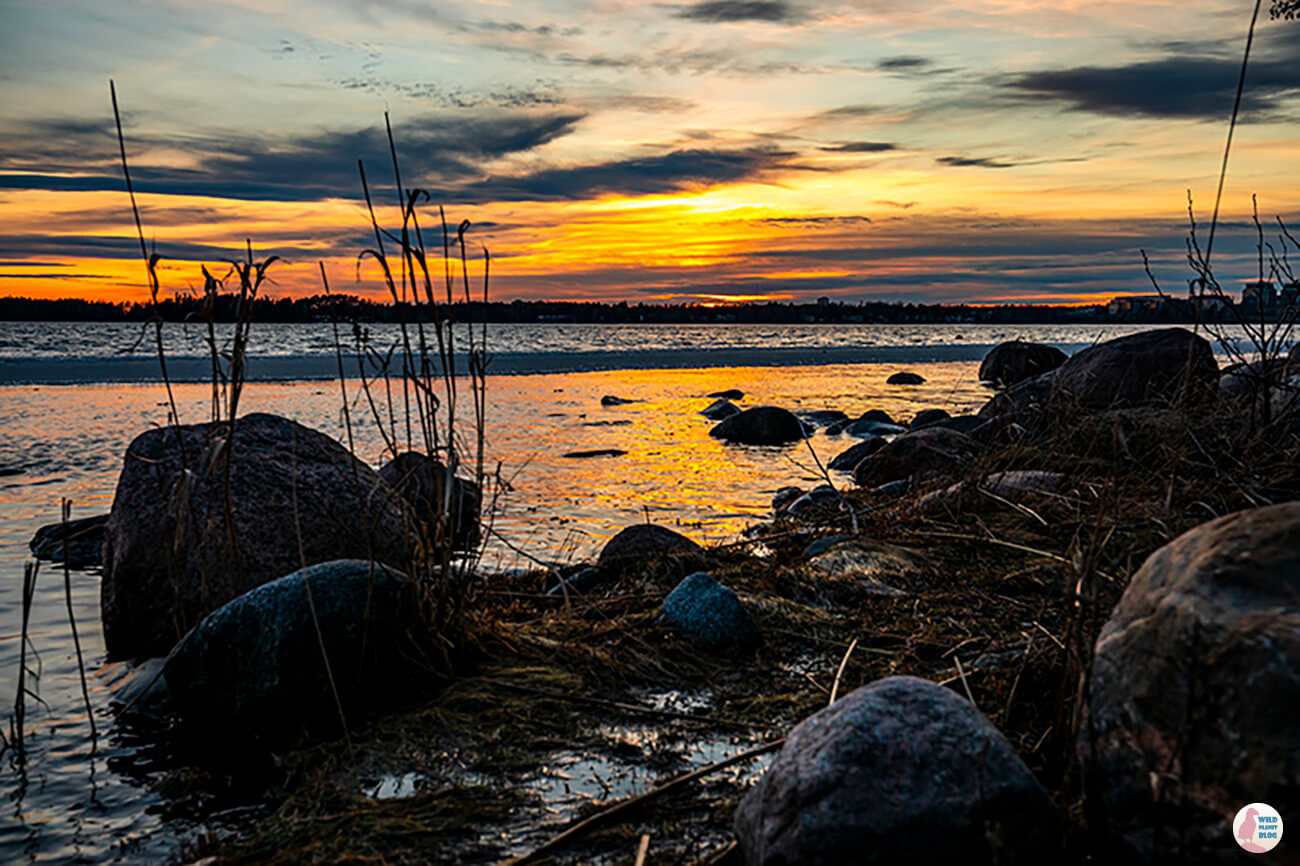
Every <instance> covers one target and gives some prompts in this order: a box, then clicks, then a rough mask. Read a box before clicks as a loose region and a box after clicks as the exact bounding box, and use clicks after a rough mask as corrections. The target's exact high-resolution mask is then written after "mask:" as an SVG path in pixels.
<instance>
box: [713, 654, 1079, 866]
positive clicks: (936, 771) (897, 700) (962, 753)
mask: <svg viewBox="0 0 1300 866" xmlns="http://www.w3.org/2000/svg"><path fill="white" fill-rule="evenodd" d="M1060 826H1061V822H1060V818H1059V815H1058V813H1057V811H1056V807H1055V805H1054V804H1053V802H1052V798H1051V796H1050V795H1048V793H1047V791H1045V790H1044V789H1043V786H1042V785H1040V784H1039V783H1038V780H1037V779H1035V778H1034V774H1033V773H1032V772H1030V770H1029V768H1028V767H1026V766H1025V765H1024V763H1023V762H1022V761H1021V760H1020V758H1019V757H1017V756H1016V753H1015V750H1014V749H1013V748H1012V746H1011V744H1010V743H1009V742H1007V740H1006V738H1005V737H1003V736H1002V734H1000V733H998V731H997V730H996V729H995V728H994V727H993V726H992V725H991V724H989V722H988V721H987V720H986V719H985V718H984V717H983V716H981V715H980V714H979V712H978V711H977V710H976V709H975V708H974V707H972V706H971V705H970V704H969V703H968V702H967V701H965V700H963V699H962V698H959V697H957V696H956V695H955V694H953V693H952V692H951V691H950V690H948V689H946V688H944V687H942V686H938V685H935V684H934V683H931V682H928V681H926V680H922V679H917V678H915V677H889V678H888V679H883V680H877V681H876V682H873V683H871V684H869V685H866V686H863V687H862V688H860V689H858V690H857V691H855V692H852V693H850V694H848V695H845V696H844V697H843V698H841V699H840V700H838V701H836V702H835V703H834V704H831V705H830V706H829V707H827V708H826V709H824V710H821V711H819V712H817V713H815V714H813V715H812V716H810V717H808V718H807V719H805V720H804V721H802V722H800V723H799V724H798V725H796V726H795V728H794V730H792V731H791V732H790V734H789V736H788V737H787V738H786V741H785V745H784V746H783V747H782V748H781V752H780V754H779V755H777V757H776V760H775V761H774V762H773V763H772V766H771V768H770V769H768V771H767V773H766V774H765V775H764V776H763V778H762V779H760V780H759V782H758V784H757V785H756V786H755V787H754V788H753V790H751V791H750V792H749V793H748V794H747V795H746V796H745V798H744V799H743V800H742V801H741V803H740V806H739V808H737V810H736V819H735V830H736V836H737V838H738V840H739V842H740V850H741V853H742V856H743V862H744V863H746V864H747V866H778V864H780V866H788V864H793V863H798V864H801V866H844V864H849V863H853V864H880V866H893V864H898V866H903V864H913V863H936V864H938V863H942V864H945V866H974V864H980V866H986V864H987V866H991V864H995V863H997V864H1023V866H1030V864H1042V863H1051V862H1053V861H1054V859H1055V858H1058V857H1059V853H1060Z"/></svg>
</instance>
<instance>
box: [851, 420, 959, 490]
mask: <svg viewBox="0 0 1300 866" xmlns="http://www.w3.org/2000/svg"><path fill="white" fill-rule="evenodd" d="M978 451H979V445H978V444H977V443H976V442H975V440H973V439H971V438H970V437H969V436H967V435H965V434H964V433H958V432H957V431H956V430H949V429H947V428H945V427H926V428H924V429H921V430H913V431H912V432H910V433H907V434H904V435H902V436H899V437H898V438H897V439H895V440H893V441H892V442H890V443H889V444H888V445H886V446H885V447H883V448H881V449H880V450H878V451H876V452H875V453H874V454H870V455H868V456H866V457H864V458H862V460H860V461H858V465H857V466H856V467H854V469H853V481H854V483H855V484H857V485H858V486H860V487H879V486H880V485H882V484H888V483H889V482H891V481H902V480H903V479H906V478H912V477H913V476H916V475H926V474H930V473H935V472H952V471H955V470H957V469H960V468H961V467H962V466H963V465H965V464H966V463H968V462H970V460H971V459H972V458H974V456H975V454H976V453H977V452H978Z"/></svg>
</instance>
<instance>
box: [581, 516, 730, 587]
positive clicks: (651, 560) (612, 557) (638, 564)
mask: <svg viewBox="0 0 1300 866" xmlns="http://www.w3.org/2000/svg"><path fill="white" fill-rule="evenodd" d="M704 557H705V551H704V548H702V547H700V546H699V545H698V544H696V543H695V542H694V541H692V540H691V539H689V538H687V537H686V536H685V535H682V534H681V533H680V532H675V531H673V530H671V529H669V528H668V527H666V526H657V525H655V524H653V523H637V524H635V525H633V526H629V527H627V528H626V529H623V530H622V531H620V532H619V533H618V534H617V535H615V536H614V537H613V538H611V539H610V540H609V541H608V542H606V544H605V547H604V549H603V550H601V552H600V557H599V559H598V560H597V565H599V566H600V568H601V569H603V570H604V571H607V572H609V573H610V574H614V575H617V574H622V573H625V572H636V571H644V570H647V569H651V568H659V567H662V566H668V567H669V568H670V570H672V569H683V570H684V569H686V568H690V567H692V566H693V565H698V564H699V563H701V562H703V560H704ZM678 573H679V574H681V573H683V572H682V571H678Z"/></svg>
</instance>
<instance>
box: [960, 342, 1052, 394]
mask: <svg viewBox="0 0 1300 866" xmlns="http://www.w3.org/2000/svg"><path fill="white" fill-rule="evenodd" d="M1067 357H1069V356H1067V355H1066V354H1065V353H1064V352H1062V351H1061V350H1060V349H1058V348H1056V347H1055V346H1046V345H1043V344H1042V343H1029V342H1025V341H1023V340H1011V341H1009V342H1006V343H999V344H998V345H996V346H994V347H993V349H992V350H991V351H990V352H989V353H988V354H987V355H985V356H984V361H983V362H982V363H981V364H980V372H979V377H980V381H982V382H992V383H993V384H995V385H999V386H1001V387H1004V388H1006V387H1010V386H1012V385H1017V384H1019V383H1021V382H1023V381H1025V380H1026V379H1032V378H1034V377H1035V376H1041V375H1042V374H1043V373H1047V372H1049V371H1051V370H1055V369H1056V368H1057V367H1059V366H1061V365H1062V364H1064V363H1065V359H1066V358H1067Z"/></svg>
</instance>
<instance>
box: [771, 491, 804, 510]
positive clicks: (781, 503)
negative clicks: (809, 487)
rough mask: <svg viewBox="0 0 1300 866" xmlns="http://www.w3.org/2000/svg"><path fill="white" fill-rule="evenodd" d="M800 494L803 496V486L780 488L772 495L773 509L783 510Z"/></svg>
mask: <svg viewBox="0 0 1300 866" xmlns="http://www.w3.org/2000/svg"><path fill="white" fill-rule="evenodd" d="M800 496H803V488H802V487H782V488H781V489H780V490H778V491H776V495H775V496H773V497H772V511H773V512H780V511H783V510H784V509H785V508H786V506H788V505H789V504H790V503H791V502H794V501H795V500H796V499H798V498H799V497H800Z"/></svg>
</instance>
